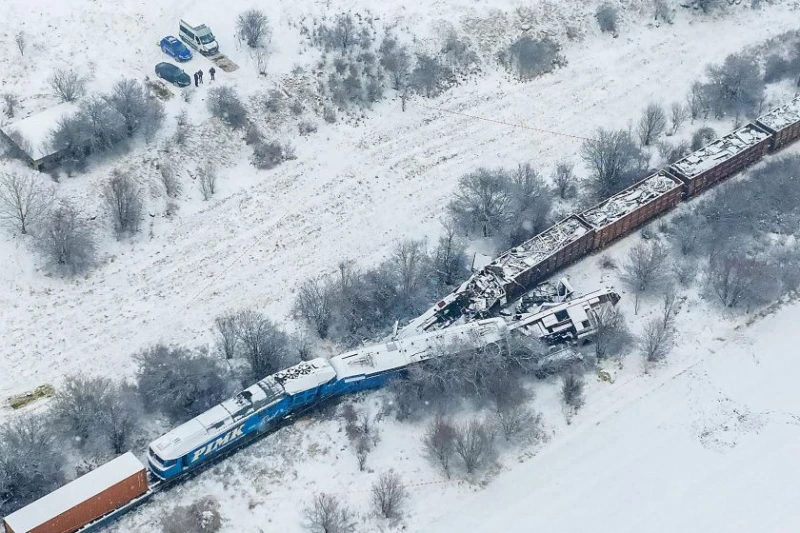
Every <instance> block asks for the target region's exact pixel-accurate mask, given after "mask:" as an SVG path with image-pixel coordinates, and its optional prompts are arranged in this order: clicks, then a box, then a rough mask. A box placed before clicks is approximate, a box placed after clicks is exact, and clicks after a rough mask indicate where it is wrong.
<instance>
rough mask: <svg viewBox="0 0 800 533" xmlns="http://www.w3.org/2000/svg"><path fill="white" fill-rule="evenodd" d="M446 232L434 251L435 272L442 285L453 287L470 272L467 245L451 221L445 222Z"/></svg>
mask: <svg viewBox="0 0 800 533" xmlns="http://www.w3.org/2000/svg"><path fill="white" fill-rule="evenodd" d="M443 226H444V234H443V235H442V236H441V237H439V243H438V245H437V246H436V249H435V250H434V251H433V258H432V260H433V272H434V275H435V276H436V280H437V282H438V285H439V286H440V287H451V286H453V285H455V284H456V283H459V282H460V281H461V280H463V279H464V278H466V276H467V274H468V273H469V266H468V264H467V255H466V247H465V246H464V243H463V242H462V241H461V239H460V238H459V237H458V236H457V234H456V227H455V224H453V223H452V222H451V221H445V222H444V223H443Z"/></svg>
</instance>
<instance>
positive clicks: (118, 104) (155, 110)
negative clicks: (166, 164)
mask: <svg viewBox="0 0 800 533" xmlns="http://www.w3.org/2000/svg"><path fill="white" fill-rule="evenodd" d="M107 101H108V102H109V103H110V104H111V105H112V106H113V107H114V109H116V110H117V112H118V113H119V114H120V115H122V117H123V119H124V120H125V127H126V129H127V132H128V136H130V137H132V136H133V135H135V134H137V133H139V132H141V133H143V134H144V136H145V138H147V139H149V138H150V137H152V135H153V134H154V133H155V132H156V131H158V129H159V128H160V127H161V124H162V123H163V122H164V117H165V113H164V106H163V105H162V104H161V101H160V100H158V99H157V98H155V97H153V96H150V95H149V94H148V93H147V90H146V89H145V87H144V85H142V84H141V83H140V82H139V81H137V80H132V79H128V80H122V81H119V82H117V83H116V84H115V85H114V88H113V90H112V91H111V94H110V95H108V97H107Z"/></svg>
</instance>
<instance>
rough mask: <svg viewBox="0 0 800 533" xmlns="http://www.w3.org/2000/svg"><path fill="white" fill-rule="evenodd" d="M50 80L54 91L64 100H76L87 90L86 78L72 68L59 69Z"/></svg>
mask: <svg viewBox="0 0 800 533" xmlns="http://www.w3.org/2000/svg"><path fill="white" fill-rule="evenodd" d="M49 81H50V87H51V88H52V89H53V93H54V94H55V96H56V97H58V98H60V99H61V101H62V102H74V101H75V100H77V99H78V98H80V97H81V96H83V95H84V93H85V92H86V79H85V78H84V77H83V76H81V75H80V74H78V73H77V72H75V71H72V70H63V69H57V70H56V71H55V72H54V73H53V75H52V76H50V80H49Z"/></svg>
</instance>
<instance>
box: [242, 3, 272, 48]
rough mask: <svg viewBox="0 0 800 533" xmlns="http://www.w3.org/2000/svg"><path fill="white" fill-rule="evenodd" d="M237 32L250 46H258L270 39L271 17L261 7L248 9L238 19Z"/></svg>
mask: <svg viewBox="0 0 800 533" xmlns="http://www.w3.org/2000/svg"><path fill="white" fill-rule="evenodd" d="M236 33H237V35H238V37H239V40H240V41H244V42H245V43H246V44H247V46H249V47H250V48H258V47H259V46H261V45H262V44H263V42H264V39H269V33H270V32H269V19H267V15H265V14H264V12H263V11H261V10H259V9H248V10H247V11H245V12H243V13H240V14H239V18H238V19H236Z"/></svg>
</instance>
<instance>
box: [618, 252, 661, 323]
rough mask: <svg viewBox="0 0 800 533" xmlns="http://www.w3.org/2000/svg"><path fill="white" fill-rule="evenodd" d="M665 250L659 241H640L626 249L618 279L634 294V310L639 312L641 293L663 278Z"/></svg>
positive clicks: (659, 283)
mask: <svg viewBox="0 0 800 533" xmlns="http://www.w3.org/2000/svg"><path fill="white" fill-rule="evenodd" d="M666 259H667V250H666V249H665V248H664V247H663V246H661V244H660V243H658V242H654V243H652V244H647V243H645V242H640V243H638V244H637V245H635V246H634V247H633V248H631V249H630V250H629V251H628V257H627V260H626V261H625V264H624V265H623V266H622V272H621V274H620V279H621V280H622V281H623V283H625V284H626V285H627V286H628V288H629V289H630V290H631V292H633V294H634V298H635V300H634V312H635V313H638V312H639V301H640V299H641V297H642V295H643V294H645V293H647V292H648V291H650V290H652V289H654V288H656V287H659V286H660V285H661V284H663V282H664V281H665V280H666V279H665V274H666Z"/></svg>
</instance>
